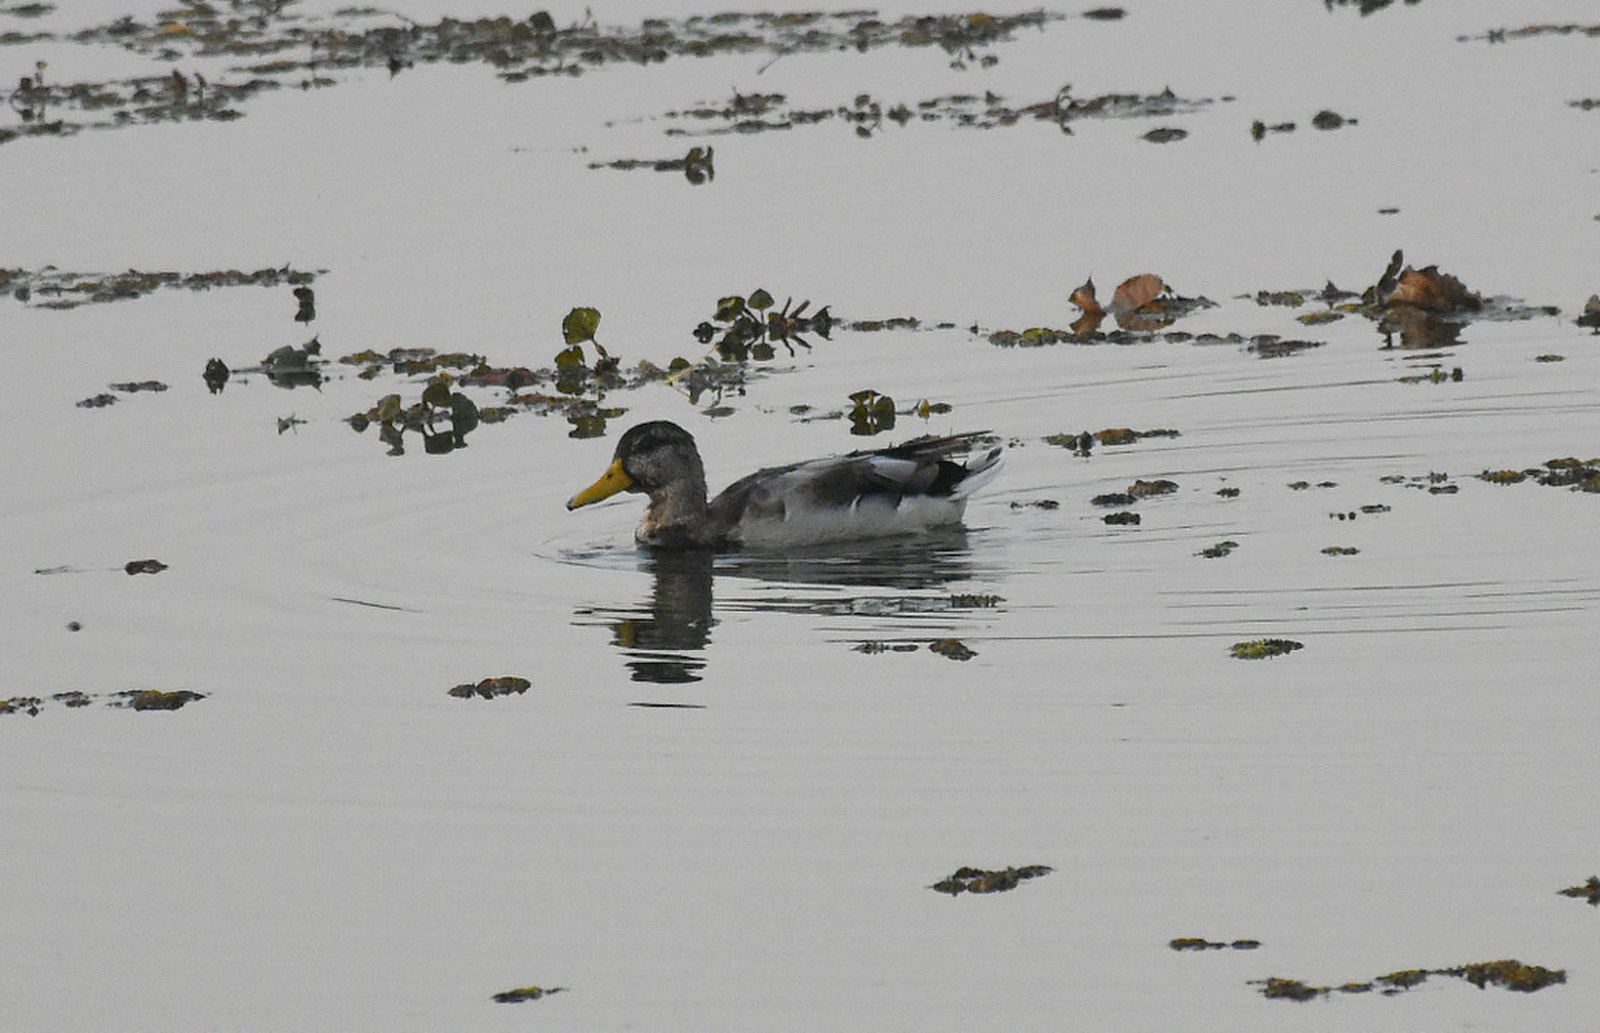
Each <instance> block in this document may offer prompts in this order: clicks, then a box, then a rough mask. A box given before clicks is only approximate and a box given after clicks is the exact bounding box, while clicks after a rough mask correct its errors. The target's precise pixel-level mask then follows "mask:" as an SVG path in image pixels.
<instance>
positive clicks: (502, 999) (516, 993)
mask: <svg viewBox="0 0 1600 1033" xmlns="http://www.w3.org/2000/svg"><path fill="white" fill-rule="evenodd" d="M565 990H566V987H564V986H519V987H517V988H516V989H515V990H503V991H501V992H500V993H497V994H495V995H494V1000H495V1001H496V1002H497V1003H499V1004H521V1003H522V1002H523V1001H537V1000H539V999H540V998H541V997H549V996H550V995H551V994H559V993H562V992H564V991H565Z"/></svg>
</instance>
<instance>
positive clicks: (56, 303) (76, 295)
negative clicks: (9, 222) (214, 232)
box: [0, 266, 321, 309]
mask: <svg viewBox="0 0 1600 1033" xmlns="http://www.w3.org/2000/svg"><path fill="white" fill-rule="evenodd" d="M319 275H321V273H320V272H316V273H311V272H304V271H301V270H297V269H292V268H290V267H289V266H283V267H282V268H279V269H257V270H256V271H255V272H251V273H242V272H239V271H238V270H236V269H234V270H227V271H224V272H211V273H176V272H141V271H140V270H137V269H129V270H128V271H127V272H125V273H72V272H62V271H61V270H59V269H57V268H56V267H55V266H45V267H44V268H43V269H40V270H37V271H33V270H28V269H0V288H3V290H0V297H10V298H13V299H15V300H17V301H20V302H23V303H31V304H33V306H34V307H35V308H47V309H73V308H77V307H78V306H80V305H88V304H94V303H99V302H106V301H126V300H129V299H132V298H142V297H144V296H145V295H147V294H151V293H153V292H155V291H157V290H160V289H162V288H164V287H165V288H171V289H179V288H182V289H187V290H192V291H204V290H211V289H213V288H222V287H279V286H282V285H284V284H286V283H290V284H304V283H310V282H311V281H312V280H313V279H315V278H316V277H317V276H319Z"/></svg>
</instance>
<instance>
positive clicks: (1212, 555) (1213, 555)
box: [1195, 542, 1239, 560]
mask: <svg viewBox="0 0 1600 1033" xmlns="http://www.w3.org/2000/svg"><path fill="white" fill-rule="evenodd" d="M1238 547H1239V543H1238V542H1218V543H1217V544H1215V545H1210V546H1207V547H1206V548H1204V549H1201V550H1200V551H1199V552H1197V553H1195V555H1196V556H1204V557H1205V558H1206V559H1208V560H1218V559H1221V558H1222V557H1224V556H1226V555H1228V554H1229V553H1230V552H1232V551H1233V550H1235V549H1237V548H1238Z"/></svg>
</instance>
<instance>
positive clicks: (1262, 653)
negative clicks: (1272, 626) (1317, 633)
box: [1229, 638, 1305, 660]
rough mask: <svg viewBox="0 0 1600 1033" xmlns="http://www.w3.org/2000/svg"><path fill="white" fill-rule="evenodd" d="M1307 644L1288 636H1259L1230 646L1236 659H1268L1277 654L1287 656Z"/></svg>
mask: <svg viewBox="0 0 1600 1033" xmlns="http://www.w3.org/2000/svg"><path fill="white" fill-rule="evenodd" d="M1304 648H1305V645H1304V644H1303V643H1300V642H1295V641H1294V640H1292V639H1287V638H1257V639H1251V640H1250V641H1248V642H1235V643H1234V644H1233V645H1232V646H1230V647H1229V651H1230V652H1232V653H1233V656H1234V659H1236V660H1267V659H1271V658H1272V657H1277V656H1287V655H1288V654H1290V653H1292V652H1294V651H1295V650H1296V649H1304Z"/></svg>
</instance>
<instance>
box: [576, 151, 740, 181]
mask: <svg viewBox="0 0 1600 1033" xmlns="http://www.w3.org/2000/svg"><path fill="white" fill-rule="evenodd" d="M714 158H715V154H714V151H713V148H710V147H691V148H689V153H688V154H686V155H684V156H683V157H682V158H618V159H615V160H613V161H592V162H590V163H589V167H590V168H591V169H617V170H620V171H623V172H631V171H633V170H634V169H648V170H650V171H651V172H677V173H681V174H682V175H683V177H684V178H685V179H687V180H688V181H689V182H690V183H691V184H693V185H694V186H700V185H701V184H703V183H709V182H711V181H712V180H713V179H716V178H717V170H716V166H715V165H714V164H712V162H713V160H714Z"/></svg>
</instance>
